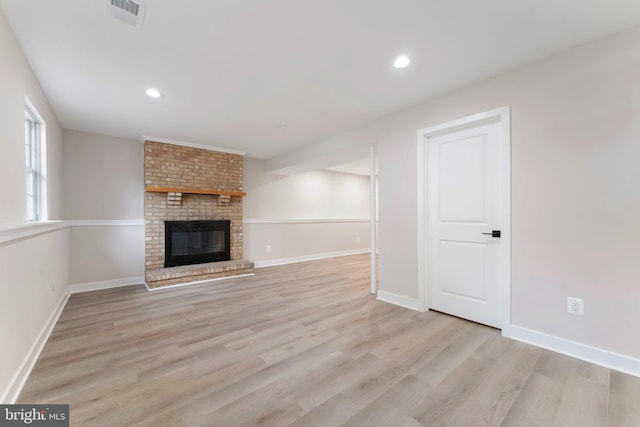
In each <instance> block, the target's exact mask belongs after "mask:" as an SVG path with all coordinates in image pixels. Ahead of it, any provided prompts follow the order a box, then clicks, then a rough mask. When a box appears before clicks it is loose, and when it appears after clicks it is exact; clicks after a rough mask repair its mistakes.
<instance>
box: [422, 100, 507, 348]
mask: <svg viewBox="0 0 640 427" xmlns="http://www.w3.org/2000/svg"><path fill="white" fill-rule="evenodd" d="M495 122H498V123H500V125H501V130H500V132H501V137H502V138H501V141H502V144H501V147H500V152H501V155H502V159H501V164H502V165H503V166H504V168H503V169H502V170H501V171H500V174H501V177H500V178H501V179H500V182H501V183H506V185H505V186H504V187H503V188H501V189H500V194H501V199H502V201H503V203H504V205H505V206H503V207H502V208H501V210H500V211H501V212H505V214H504V216H503V217H502V218H501V221H500V222H501V230H502V239H501V242H502V243H503V244H505V245H506V248H505V254H506V258H507V260H506V261H507V262H506V265H505V266H504V268H503V270H501V271H500V272H499V274H500V277H501V279H502V280H501V283H504V288H503V289H501V290H500V303H499V306H500V310H501V313H500V328H501V329H502V335H503V336H506V337H508V336H509V334H510V324H511V107H510V106H505V107H501V108H497V109H495V110H490V111H485V112H483V113H478V114H474V115H471V116H467V117H463V118H461V119H458V120H453V121H450V122H447V123H442V124H439V125H435V126H430V127H428V128H425V129H421V130H419V131H418V132H417V140H418V141H417V142H418V145H417V158H418V174H417V175H418V182H417V191H418V194H417V195H416V197H417V202H418V209H417V214H418V224H417V230H418V248H417V253H418V298H419V300H420V304H419V305H420V307H421V308H422V309H423V311H424V310H428V308H429V301H428V300H429V292H428V291H429V280H428V274H427V272H428V267H429V238H428V234H429V233H428V214H427V212H428V211H429V210H428V206H429V205H430V201H429V200H428V197H427V189H428V188H429V187H428V182H427V181H428V177H427V173H426V171H427V160H428V159H427V151H428V150H427V146H426V145H427V138H428V137H433V136H436V135H440V134H443V133H448V132H453V131H458V130H462V129H467V128H473V127H477V126H479V125H482V124H485V123H495Z"/></svg>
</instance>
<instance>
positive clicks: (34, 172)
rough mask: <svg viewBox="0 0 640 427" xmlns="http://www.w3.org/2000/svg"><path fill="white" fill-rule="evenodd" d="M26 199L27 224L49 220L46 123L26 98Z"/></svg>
mask: <svg viewBox="0 0 640 427" xmlns="http://www.w3.org/2000/svg"><path fill="white" fill-rule="evenodd" d="M24 113H25V122H24V129H25V136H24V144H25V163H24V164H25V181H26V182H25V185H26V189H25V190H26V191H25V198H26V200H25V201H26V212H25V214H26V215H25V216H26V220H27V222H40V221H46V220H47V208H46V206H47V197H46V173H45V171H46V169H45V165H46V161H45V160H46V150H45V147H46V145H45V135H46V129H45V122H44V120H43V119H42V116H40V114H39V113H38V111H37V110H36V109H35V107H34V106H33V104H32V103H31V102H30V101H29V99H28V98H26V97H25V106H24Z"/></svg>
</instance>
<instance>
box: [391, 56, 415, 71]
mask: <svg viewBox="0 0 640 427" xmlns="http://www.w3.org/2000/svg"><path fill="white" fill-rule="evenodd" d="M410 63H411V60H410V59H409V58H408V57H406V56H404V55H402V56H398V57H397V58H396V60H395V61H393V66H394V67H396V68H405V67H406V66H408V65H409V64H410Z"/></svg>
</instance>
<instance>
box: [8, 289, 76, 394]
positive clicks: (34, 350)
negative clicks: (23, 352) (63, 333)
mask: <svg viewBox="0 0 640 427" xmlns="http://www.w3.org/2000/svg"><path fill="white" fill-rule="evenodd" d="M69 295H70V293H69V289H67V290H66V291H65V292H64V294H62V297H61V298H60V301H58V304H57V305H56V307H55V308H54V309H53V312H52V313H51V315H50V316H49V319H47V322H46V323H45V324H44V326H43V328H42V329H41V330H40V334H39V335H38V338H36V340H35V341H34V342H33V344H32V345H31V348H30V349H29V352H28V353H27V356H26V357H25V358H24V360H23V361H22V364H21V365H20V368H19V369H18V371H17V372H16V373H15V375H14V376H13V378H12V379H11V381H10V382H9V385H8V386H7V388H6V389H5V391H4V393H3V394H2V396H1V397H0V402H6V403H9V404H13V403H15V402H16V400H17V399H18V396H20V392H21V391H22V388H23V387H24V384H25V383H26V382H27V379H28V378H29V375H30V374H31V370H32V369H33V367H34V366H35V364H36V361H37V360H38V357H40V353H41V352H42V349H43V348H44V346H45V344H46V343H47V340H48V339H49V335H51V331H53V328H54V326H55V325H56V323H57V322H58V318H59V317H60V315H61V314H62V310H63V309H64V306H65V304H66V303H67V301H68V300H69Z"/></svg>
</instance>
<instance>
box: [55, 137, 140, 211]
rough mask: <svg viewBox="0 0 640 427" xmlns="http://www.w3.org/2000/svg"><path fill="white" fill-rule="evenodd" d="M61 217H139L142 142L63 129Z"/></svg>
mask: <svg viewBox="0 0 640 427" xmlns="http://www.w3.org/2000/svg"><path fill="white" fill-rule="evenodd" d="M63 140H64V149H63V153H64V217H65V218H66V219H82V220H114V219H143V218H144V214H143V209H144V202H143V195H144V185H143V182H142V164H143V162H142V143H140V142H138V141H134V140H130V139H121V138H116V137H111V136H105V135H96V134H92V133H86V132H76V131H71V130H66V129H65V130H64V132H63Z"/></svg>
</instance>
